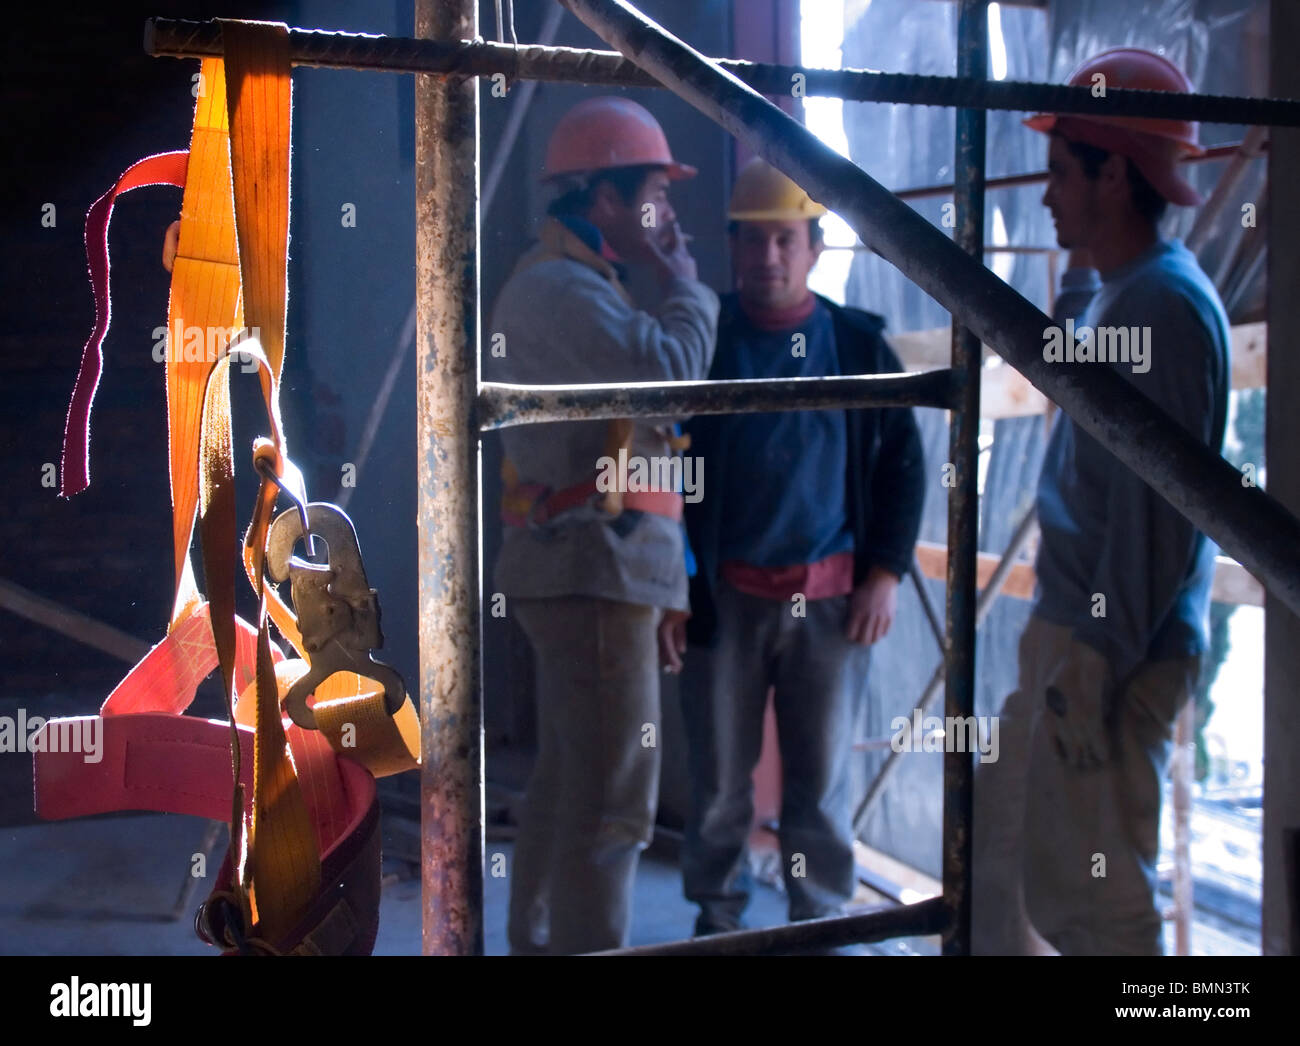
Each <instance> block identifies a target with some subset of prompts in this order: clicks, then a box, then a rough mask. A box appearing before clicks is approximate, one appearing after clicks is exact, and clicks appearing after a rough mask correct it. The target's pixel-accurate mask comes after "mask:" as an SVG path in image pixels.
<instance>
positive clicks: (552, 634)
mask: <svg viewBox="0 0 1300 1046" xmlns="http://www.w3.org/2000/svg"><path fill="white" fill-rule="evenodd" d="M512 606H513V608H514V612H515V613H516V614H518V616H519V622H520V624H521V625H522V627H523V630H524V633H525V634H526V635H527V636H528V641H529V643H530V644H531V646H532V648H533V654H534V659H535V666H536V670H535V674H536V683H537V731H538V754H537V764H536V766H535V768H534V770H533V775H532V778H531V779H530V780H529V783H528V791H527V795H526V796H525V799H524V809H523V816H522V818H521V824H520V826H519V835H518V837H517V839H516V842H515V854H514V871H513V873H512V875H511V883H510V915H509V926H508V935H509V939H510V948H511V951H512V952H514V953H517V954H539V953H547V952H549V953H550V954H571V953H575V952H590V951H600V950H603V949H607V948H620V947H623V946H625V945H626V944H627V935H628V927H629V923H630V920H631V902H632V887H633V882H634V880H635V878H636V867H637V860H638V858H639V856H640V853H641V851H642V850H643V849H645V847H646V846H647V845H648V844H649V843H650V839H651V836H652V833H653V830H654V819H655V808H656V805H657V801H658V793H659V748H658V733H659V665H658V646H657V640H656V634H655V630H656V627H657V625H658V621H659V616H660V611H659V609H658V608H656V607H648V606H638V605H634V604H631V603H616V602H613V601H611V600H605V599H591V598H587V597H578V596H574V597H564V598H557V599H516V600H514V601H513V603H512Z"/></svg>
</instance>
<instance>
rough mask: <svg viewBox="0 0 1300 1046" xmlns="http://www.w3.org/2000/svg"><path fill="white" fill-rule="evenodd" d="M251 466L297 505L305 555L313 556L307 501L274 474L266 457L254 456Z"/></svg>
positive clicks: (314, 546)
mask: <svg viewBox="0 0 1300 1046" xmlns="http://www.w3.org/2000/svg"><path fill="white" fill-rule="evenodd" d="M253 467H254V468H255V469H256V470H257V472H258V474H259V475H260V476H261V477H262V478H263V479H265V480H269V481H270V482H272V483H274V484H275V485H276V486H277V487H278V488H279V489H280V491H281V492H282V493H283V494H284V495H285V496H286V497H287V498H288V499H289V500H290V501H292V502H293V503H294V505H295V506H297V509H298V522H299V523H301V524H302V539H303V541H304V542H305V543H306V545H307V555H309V556H315V555H316V542H315V541H314V540H313V538H312V532H311V523H310V521H309V520H308V518H307V503H306V502H305V501H302V500H300V499H299V497H298V495H297V493H296V492H295V491H294V490H293V489H292V488H291V487H290V486H289V485H288V484H286V483H285V482H284V481H283V480H282V479H281V478H280V477H279V476H277V475H276V474H275V469H274V468H272V467H271V462H270V461H269V460H268V459H267V458H254V459H253Z"/></svg>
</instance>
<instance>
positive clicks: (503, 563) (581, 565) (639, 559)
mask: <svg viewBox="0 0 1300 1046" xmlns="http://www.w3.org/2000/svg"><path fill="white" fill-rule="evenodd" d="M717 320H718V298H717V295H716V294H714V293H713V291H711V290H710V289H709V288H708V287H706V286H704V284H702V283H699V282H697V281H695V280H683V279H679V280H674V281H673V282H672V284H671V285H670V286H669V287H668V289H667V292H666V294H665V296H664V299H663V301H662V302H661V303H660V304H659V306H658V307H657V309H656V311H655V312H654V313H653V314H651V313H649V312H644V311H641V310H638V309H637V308H635V307H634V306H633V305H631V304H629V303H628V301H627V299H626V298H625V297H624V295H623V294H622V293H621V292H620V288H619V287H618V286H617V285H616V284H615V283H613V282H612V281H611V280H610V279H608V278H607V277H606V275H603V274H602V273H601V272H599V271H597V269H596V268H594V267H592V266H591V265H588V264H585V263H584V262H582V261H580V260H577V259H576V258H571V257H550V258H547V259H546V260H543V261H539V262H536V263H535V264H532V265H527V266H523V265H521V267H520V270H519V271H516V273H515V274H514V275H513V276H511V278H510V279H509V281H507V283H506V285H505V286H504V287H503V288H502V291H501V295H500V297H499V298H498V299H497V302H496V308H495V310H494V312H493V315H492V326H491V331H490V333H491V334H496V333H501V334H504V335H505V343H504V344H505V353H506V354H505V357H504V358H492V357H491V356H490V354H489V353H488V352H485V354H484V357H485V358H484V361H483V371H484V378H485V379H486V380H489V381H501V382H511V383H515V384H521V385H557V384H558V385H579V384H591V383H600V382H638V381H656V382H662V381H689V380H699V379H702V378H704V377H706V376H707V374H708V370H709V364H710V363H711V362H712V359H713V350H714V344H715V340H716V331H717ZM488 342H489V339H485V344H486V343H488ZM671 421H672V419H639V420H638V421H637V422H636V424H635V426H634V428H633V434H632V442H631V444H630V446H629V448H628V454H629V456H634V455H640V456H644V457H647V458H650V457H660V456H667V455H669V454H670V453H671V450H670V448H669V446H668V443H667V439H666V438H665V437H666V435H667V434H668V432H667V425H668V424H670V423H671ZM607 427H608V422H605V421H582V422H563V423H555V424H547V425H528V426H521V427H518V428H511V429H506V430H505V431H504V432H503V433H502V438H503V443H504V446H505V453H506V457H507V458H508V459H509V460H510V461H511V462H513V464H514V465H515V467H516V469H517V470H518V473H519V477H520V480H521V481H522V482H525V483H542V484H545V485H547V486H549V487H550V488H552V490H555V491H559V490H562V489H564V488H566V487H571V486H575V485H577V484H579V483H583V482H585V481H587V480H590V479H592V478H594V476H595V475H596V470H597V461H598V459H599V458H600V457H601V456H602V455H603V454H605V441H606V433H607ZM687 453H689V451H688V452H687ZM505 531H506V533H505V538H504V542H503V545H502V549H501V554H500V556H499V557H498V559H497V563H496V570H495V575H494V581H495V586H496V588H497V590H498V591H501V592H504V593H505V594H506V595H507V596H516V597H524V598H546V597H555V596H571V595H578V596H593V597H598V598H603V599H612V600H617V601H620V602H626V603H639V604H643V605H647V606H658V607H666V608H670V609H676V610H685V609H687V607H688V601H687V585H686V572H685V567H684V559H683V549H682V528H681V524H680V523H677V522H674V521H672V520H670V519H668V518H667V517H664V516H658V515H653V514H650V513H643V512H636V511H632V510H626V511H624V512H623V513H622V515H620V516H619V517H617V518H616V519H614V520H612V521H611V520H610V518H609V517H608V516H606V515H605V514H604V513H602V512H601V511H600V510H599V509H598V508H596V507H589V506H582V507H577V508H574V509H571V510H570V511H568V512H565V513H563V514H562V515H560V516H559V517H558V518H556V519H555V520H553V521H551V522H550V523H549V524H547V525H546V526H544V527H529V528H520V527H506V528H505Z"/></svg>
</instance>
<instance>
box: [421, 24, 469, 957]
mask: <svg viewBox="0 0 1300 1046" xmlns="http://www.w3.org/2000/svg"><path fill="white" fill-rule="evenodd" d="M415 34H416V36H419V37H423V38H426V39H437V40H473V39H474V38H475V37H477V36H478V12H477V5H476V3H475V0H417V2H416V5H415ZM478 134H479V128H478V82H477V80H476V79H474V78H472V77H470V78H459V77H447V78H445V79H444V78H441V77H436V76H430V75H417V76H416V78H415V218H416V241H415V267H416V289H415V301H416V312H417V334H416V347H417V357H416V397H417V407H416V426H417V428H416V433H417V436H416V438H417V441H418V450H417V455H416V466H417V469H418V482H419V494H418V504H417V519H418V527H419V559H418V562H419V571H420V585H419V593H420V595H419V636H420V720H421V742H422V747H423V753H424V763H423V766H422V768H421V780H420V784H421V801H420V839H421V842H420V865H421V882H422V887H423V903H422V910H423V950H424V954H426V955H475V954H482V951H483V809H484V803H483V722H482V719H483V717H482V705H481V702H480V691H479V688H480V663H479V540H478V539H479V521H478V514H479V437H478V429H477V425H476V424H475V421H474V403H475V399H476V397H477V394H478V380H479V336H478V335H479V331H478V311H479V308H478V307H479V300H478V298H479V273H478V147H479V143H478Z"/></svg>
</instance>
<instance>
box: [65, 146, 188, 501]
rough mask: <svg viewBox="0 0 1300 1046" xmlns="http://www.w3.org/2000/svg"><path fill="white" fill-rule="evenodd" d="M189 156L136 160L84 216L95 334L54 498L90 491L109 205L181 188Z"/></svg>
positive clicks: (86, 352)
mask: <svg viewBox="0 0 1300 1046" xmlns="http://www.w3.org/2000/svg"><path fill="white" fill-rule="evenodd" d="M189 156H190V154H189V152H188V151H187V150H182V151H179V152H173V153H159V154H158V155H157V156H149V157H146V158H145V159H143V160H138V161H137V162H136V163H133V164H132V165H131V166H130V167H128V168H127V169H126V171H125V173H123V175H122V177H120V178H119V179H118V180H117V184H116V185H114V186H113V188H111V189H110V190H109V191H108V192H106V193H104V195H103V196H101V197H100V198H99V199H98V200H96V201H95V202H94V203H93V204H91V207H90V210H89V211H88V212H87V214H86V261H87V264H88V266H89V268H90V287H91V290H92V292H93V293H94V296H95V329H94V330H93V331H92V332H91V334H90V338H89V340H88V341H87V342H86V345H85V348H83V349H82V350H81V370H80V371H79V372H78V374H77V384H76V385H75V386H74V388H73V391H72V402H71V403H70V404H69V405H68V420H67V425H66V426H65V428H64V431H63V468H62V469H61V470H60V472H61V484H62V486H61V488H60V493H61V494H62V495H63V497H65V498H66V497H71V496H72V495H73V494H79V493H81V491H83V490H85V489H86V487H87V486H89V485H90V406H91V404H92V403H93V402H94V400H95V390H96V389H97V388H98V387H99V376H100V374H101V373H102V371H103V369H104V356H103V352H102V350H101V346H102V345H103V343H104V336H105V335H106V334H107V333H108V321H109V318H110V317H111V315H112V307H111V305H110V303H109V297H108V220H109V218H110V217H112V214H113V201H114V200H116V199H117V197H118V194H119V193H124V192H129V191H130V190H131V189H138V188H140V187H141V186H142V185H179V186H183V185H184V184H185V170H186V166H187V164H188V162H189Z"/></svg>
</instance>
